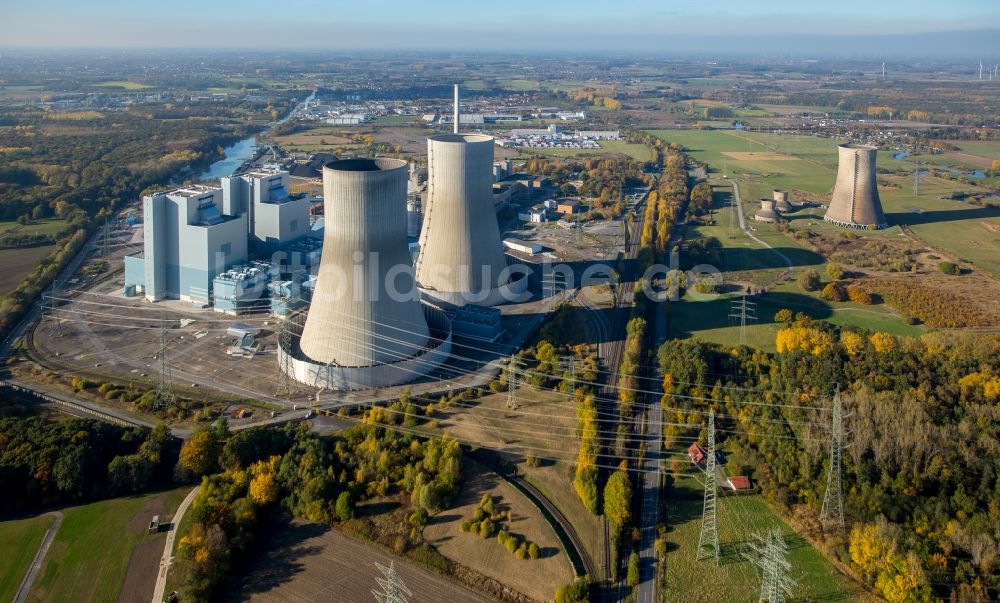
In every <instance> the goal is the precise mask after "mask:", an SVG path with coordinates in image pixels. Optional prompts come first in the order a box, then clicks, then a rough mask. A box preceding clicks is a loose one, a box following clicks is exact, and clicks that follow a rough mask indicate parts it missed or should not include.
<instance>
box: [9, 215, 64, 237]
mask: <svg viewBox="0 0 1000 603" xmlns="http://www.w3.org/2000/svg"><path fill="white" fill-rule="evenodd" d="M65 227H66V221H65V220H62V219H59V218H47V219H43V220H34V221H32V222H30V223H29V224H19V223H18V222H17V221H16V220H6V221H0V236H2V235H4V234H7V233H17V234H46V235H54V234H56V233H58V232H59V231H60V230H62V229H63V228H65Z"/></svg>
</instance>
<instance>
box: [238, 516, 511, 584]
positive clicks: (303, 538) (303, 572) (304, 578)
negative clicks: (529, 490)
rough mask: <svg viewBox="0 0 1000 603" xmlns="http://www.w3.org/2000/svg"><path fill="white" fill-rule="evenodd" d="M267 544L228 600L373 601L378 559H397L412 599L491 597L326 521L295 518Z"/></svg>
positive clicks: (385, 560) (383, 563) (397, 568)
mask: <svg viewBox="0 0 1000 603" xmlns="http://www.w3.org/2000/svg"><path fill="white" fill-rule="evenodd" d="M266 545H267V549H266V550H263V551H262V554H260V555H258V556H256V558H255V559H253V560H252V561H251V562H250V563H248V564H247V567H246V568H245V571H244V572H243V578H242V580H241V582H240V583H239V584H234V586H233V588H232V591H231V592H230V593H229V596H228V597H226V600H230V601H259V602H269V601H273V602H275V603H288V602H289V601H371V600H372V595H371V591H372V589H377V588H378V583H377V582H376V581H375V579H376V578H382V574H381V572H379V570H378V568H376V567H375V563H381V564H382V565H386V566H388V565H389V564H390V563H392V564H394V565H395V568H396V572H397V574H398V575H399V577H400V578H401V579H402V581H403V582H404V583H405V584H406V586H407V588H408V589H409V590H410V591H411V592H412V594H413V596H412V597H410V600H411V601H469V602H472V603H485V602H486V601H487V599H486V598H485V597H482V596H479V595H477V594H475V593H473V592H472V591H470V590H467V589H465V588H463V587H462V586H459V585H458V584H455V583H453V582H452V581H450V580H449V579H447V578H445V577H443V576H439V575H437V574H434V573H432V572H430V571H428V570H425V569H423V568H421V567H418V566H417V565H414V564H413V563H411V562H409V561H404V560H402V559H400V558H399V557H395V556H392V555H390V554H388V553H386V552H383V551H382V550H381V549H380V548H379V547H377V546H375V545H373V544H368V543H365V542H361V541H358V540H354V539H353V538H350V537H349V536H345V535H344V534H341V533H340V532H338V531H336V530H334V529H332V528H330V527H328V526H324V525H321V524H311V523H303V522H293V523H291V524H289V525H287V526H285V527H283V528H282V529H280V530H279V532H278V533H277V534H275V535H274V536H272V537H271V539H270V541H269V542H268V543H266ZM505 552H506V551H505ZM524 563H527V562H524Z"/></svg>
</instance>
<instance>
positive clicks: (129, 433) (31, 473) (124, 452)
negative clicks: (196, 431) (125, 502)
mask: <svg viewBox="0 0 1000 603" xmlns="http://www.w3.org/2000/svg"><path fill="white" fill-rule="evenodd" d="M179 448H180V442H179V441H177V440H175V439H174V438H173V437H172V436H171V435H170V430H169V429H168V428H167V427H165V426H160V427H157V428H155V429H152V430H150V429H146V428H140V427H131V428H125V427H118V426H115V425H109V424H107V423H102V422H99V421H93V420H89V419H76V418H73V419H67V420H62V421H50V420H48V419H46V418H44V417H39V416H28V417H9V418H6V419H0V491H2V492H3V493H4V496H3V498H2V499H0V512H20V511H34V510H38V509H40V508H43V507H49V506H57V505H68V504H76V503H80V502H85V501H89V500H98V499H102V498H108V497H111V496H120V495H125V494H134V493H138V492H147V491H150V490H153V489H155V488H158V487H165V486H167V485H169V484H171V483H172V480H173V470H174V465H175V464H176V462H177V454H178V450H179Z"/></svg>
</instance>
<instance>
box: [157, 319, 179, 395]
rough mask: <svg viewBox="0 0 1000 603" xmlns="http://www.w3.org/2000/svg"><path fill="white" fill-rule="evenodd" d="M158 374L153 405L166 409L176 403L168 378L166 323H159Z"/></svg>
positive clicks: (169, 377) (171, 384)
mask: <svg viewBox="0 0 1000 603" xmlns="http://www.w3.org/2000/svg"><path fill="white" fill-rule="evenodd" d="M159 356H160V358H159V360H160V374H159V376H158V379H157V381H156V394H155V397H154V399H153V400H154V401H153V405H154V406H155V407H156V408H167V407H169V406H172V405H173V403H174V402H175V401H176V398H175V396H174V385H173V381H172V379H171V376H170V363H169V362H168V361H167V323H165V322H163V323H160V354H159Z"/></svg>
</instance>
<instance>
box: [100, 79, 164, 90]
mask: <svg viewBox="0 0 1000 603" xmlns="http://www.w3.org/2000/svg"><path fill="white" fill-rule="evenodd" d="M92 85H93V86H95V87H97V88H123V89H125V90H146V89H147V88H155V86H150V85H148V84H142V83H139V82H129V81H126V80H114V81H110V82H101V83H100V84H92Z"/></svg>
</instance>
